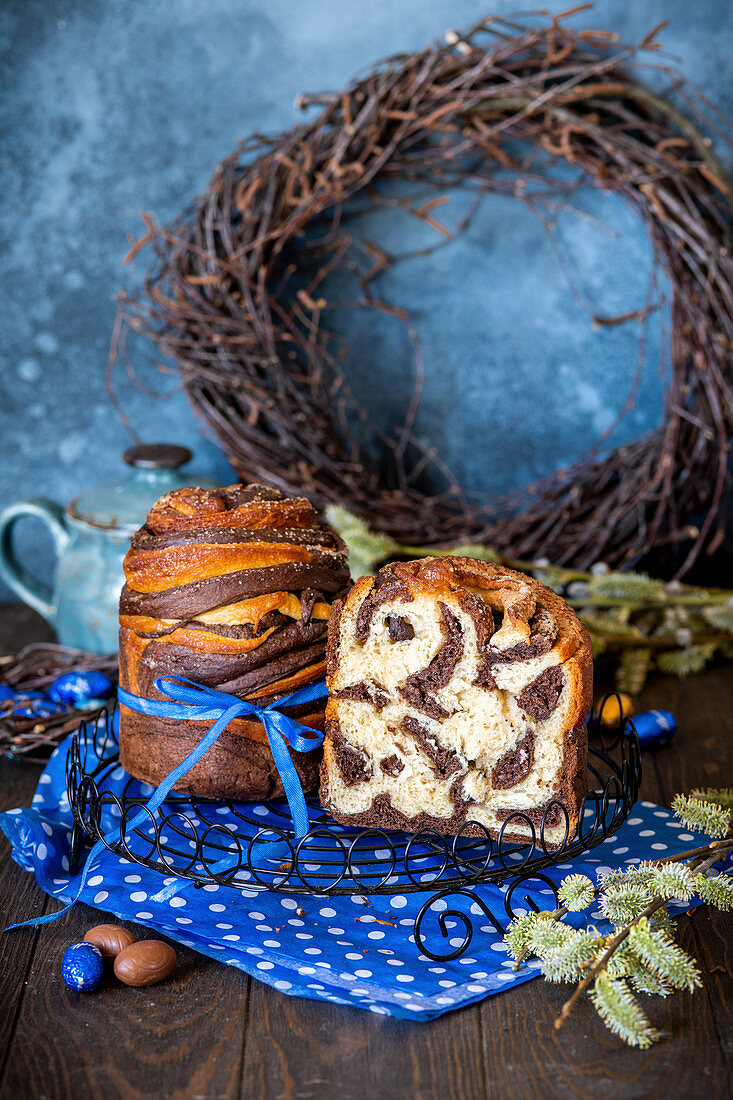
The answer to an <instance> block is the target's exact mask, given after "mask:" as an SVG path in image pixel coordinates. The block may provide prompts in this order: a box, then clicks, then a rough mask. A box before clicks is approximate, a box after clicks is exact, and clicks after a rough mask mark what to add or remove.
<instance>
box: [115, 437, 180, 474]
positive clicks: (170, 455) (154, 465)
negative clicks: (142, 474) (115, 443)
mask: <svg viewBox="0 0 733 1100" xmlns="http://www.w3.org/2000/svg"><path fill="white" fill-rule="evenodd" d="M122 457H123V458H124V460H125V462H126V463H127V464H128V466H136V467H138V468H139V469H142V470H176V469H177V468H178V467H179V466H185V465H186V463H187V462H190V461H191V458H192V457H193V454H192V452H191V451H189V449H188V447H179V446H178V444H177V443H137V444H136V445H135V446H134V447H128V448H127V450H126V451H125V453H124V454H123V456H122Z"/></svg>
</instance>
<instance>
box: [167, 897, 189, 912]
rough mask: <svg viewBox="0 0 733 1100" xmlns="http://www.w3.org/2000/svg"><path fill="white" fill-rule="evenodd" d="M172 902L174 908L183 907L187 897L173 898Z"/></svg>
mask: <svg viewBox="0 0 733 1100" xmlns="http://www.w3.org/2000/svg"><path fill="white" fill-rule="evenodd" d="M170 904H171V906H172V907H173V908H174V909H181V908H182V907H183V906H184V905H185V904H186V899H185V898H180V897H175V898H171V900H170Z"/></svg>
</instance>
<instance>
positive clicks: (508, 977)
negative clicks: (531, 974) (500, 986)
mask: <svg viewBox="0 0 733 1100" xmlns="http://www.w3.org/2000/svg"><path fill="white" fill-rule="evenodd" d="M496 980H497V981H498V982H513V981H514V975H513V974H507V973H506V971H505V972H504V973H502V974H497V975H496Z"/></svg>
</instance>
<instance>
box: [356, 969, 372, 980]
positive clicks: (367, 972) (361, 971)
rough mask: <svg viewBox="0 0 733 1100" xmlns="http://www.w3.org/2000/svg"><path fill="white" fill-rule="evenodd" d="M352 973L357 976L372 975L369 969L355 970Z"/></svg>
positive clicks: (365, 976)
mask: <svg viewBox="0 0 733 1100" xmlns="http://www.w3.org/2000/svg"><path fill="white" fill-rule="evenodd" d="M354 973H355V974H356V976H357V978H371V976H372V972H371V970H355V971H354Z"/></svg>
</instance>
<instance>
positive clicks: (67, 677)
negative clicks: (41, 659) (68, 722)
mask: <svg viewBox="0 0 733 1100" xmlns="http://www.w3.org/2000/svg"><path fill="white" fill-rule="evenodd" d="M113 690H114V685H113V683H112V681H111V680H110V678H109V676H107V675H106V673H104V672H97V671H95V670H93V669H89V670H88V671H79V672H65V673H64V675H63V676H59V678H58V679H57V680H54V682H53V683H52V684H51V687H50V688H49V691H48V694H49V695H50V696H51V698H52V699H55V700H56V701H57V702H59V703H66V704H68V705H69V706H77V705H78V704H79V703H85V702H86V701H87V700H88V699H106V698H108V696H110V695H111V694H112V692H113Z"/></svg>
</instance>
